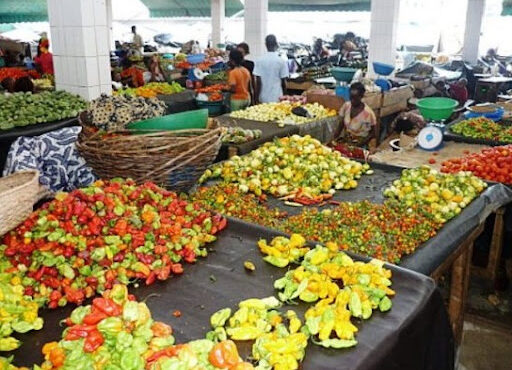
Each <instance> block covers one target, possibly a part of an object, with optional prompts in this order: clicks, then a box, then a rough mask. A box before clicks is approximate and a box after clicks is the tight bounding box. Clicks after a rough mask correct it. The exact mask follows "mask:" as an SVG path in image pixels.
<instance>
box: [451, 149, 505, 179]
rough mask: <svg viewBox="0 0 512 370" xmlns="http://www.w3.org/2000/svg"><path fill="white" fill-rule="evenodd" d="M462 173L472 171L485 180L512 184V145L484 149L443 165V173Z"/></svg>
mask: <svg viewBox="0 0 512 370" xmlns="http://www.w3.org/2000/svg"><path fill="white" fill-rule="evenodd" d="M460 171H470V172H472V173H473V174H474V175H475V176H478V177H480V178H481V179H484V180H489V181H496V182H502V183H506V184H512V145H506V146H498V147H494V148H488V149H483V150H482V151H481V152H480V153H474V154H468V155H465V156H464V157H462V158H455V159H450V160H448V161H445V162H443V163H442V168H441V172H446V173H457V172H460Z"/></svg>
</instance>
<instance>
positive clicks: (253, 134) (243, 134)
mask: <svg viewBox="0 0 512 370" xmlns="http://www.w3.org/2000/svg"><path fill="white" fill-rule="evenodd" d="M260 137H261V130H251V129H243V128H241V127H228V129H227V131H226V133H225V134H224V136H223V137H222V142H223V143H225V144H243V143H247V142H249V141H253V140H256V139H259V138H260Z"/></svg>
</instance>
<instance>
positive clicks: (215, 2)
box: [211, 0, 226, 47]
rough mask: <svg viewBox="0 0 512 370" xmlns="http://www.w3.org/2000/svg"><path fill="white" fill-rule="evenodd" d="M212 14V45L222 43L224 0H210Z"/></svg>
mask: <svg viewBox="0 0 512 370" xmlns="http://www.w3.org/2000/svg"><path fill="white" fill-rule="evenodd" d="M211 13H212V14H211V16H212V47H217V44H221V43H224V18H225V15H226V2H225V0H211Z"/></svg>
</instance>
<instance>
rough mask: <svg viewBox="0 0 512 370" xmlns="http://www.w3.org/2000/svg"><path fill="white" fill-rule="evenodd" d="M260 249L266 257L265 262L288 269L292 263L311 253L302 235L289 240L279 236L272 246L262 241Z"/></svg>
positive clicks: (259, 244) (294, 235) (259, 245)
mask: <svg viewBox="0 0 512 370" xmlns="http://www.w3.org/2000/svg"><path fill="white" fill-rule="evenodd" d="M258 247H259V248H260V251H261V253H263V254H265V255H266V256H265V257H263V260H264V261H266V262H268V263H270V264H271V265H274V266H277V267H286V266H288V264H289V263H290V262H297V261H299V259H300V258H301V257H303V256H304V255H305V254H306V253H307V252H308V251H309V247H308V246H307V245H306V239H304V237H303V236H302V235H300V234H292V235H291V237H290V238H289V239H288V238H286V237H284V236H278V237H276V238H274V239H273V240H272V242H271V243H270V245H269V244H267V241H266V240H265V239H261V240H260V241H259V242H258Z"/></svg>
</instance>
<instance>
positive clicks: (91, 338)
mask: <svg viewBox="0 0 512 370" xmlns="http://www.w3.org/2000/svg"><path fill="white" fill-rule="evenodd" d="M104 341H105V340H104V339H103V336H102V335H101V333H100V332H99V331H98V330H94V331H92V332H90V333H89V335H88V336H87V337H86V338H85V341H84V352H87V353H91V352H94V351H96V350H97V349H98V347H99V346H101V345H102V344H103V342H104Z"/></svg>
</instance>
